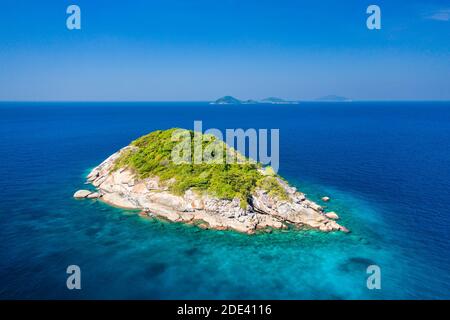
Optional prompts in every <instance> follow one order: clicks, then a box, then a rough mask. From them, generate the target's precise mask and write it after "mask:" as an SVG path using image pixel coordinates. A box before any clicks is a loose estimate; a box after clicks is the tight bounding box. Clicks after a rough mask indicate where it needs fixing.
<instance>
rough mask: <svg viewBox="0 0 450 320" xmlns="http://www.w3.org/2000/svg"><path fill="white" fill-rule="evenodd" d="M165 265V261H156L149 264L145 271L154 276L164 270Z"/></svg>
mask: <svg viewBox="0 0 450 320" xmlns="http://www.w3.org/2000/svg"><path fill="white" fill-rule="evenodd" d="M166 269H167V265H166V264H165V263H161V262H156V263H152V264H150V265H149V267H148V268H147V271H146V273H147V274H148V275H149V276H152V277H155V276H158V275H160V274H161V273H163V272H164V271H166Z"/></svg>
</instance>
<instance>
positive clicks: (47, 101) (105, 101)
mask: <svg viewBox="0 0 450 320" xmlns="http://www.w3.org/2000/svg"><path fill="white" fill-rule="evenodd" d="M214 101H215V100H0V103H172V102H192V103H195V102H200V103H209V102H214ZM286 102H318V103H352V102H450V99H349V100H346V101H333V100H329V101H327V100H320V99H312V100H308V99H299V100H296V99H295V100H286ZM255 104H276V103H263V102H262V103H260V102H259V101H257V102H256V103H255ZM280 104H282V103H280ZM286 104H288V103H286ZM224 105H226V104H224ZM242 105H251V104H245V103H243V104H242Z"/></svg>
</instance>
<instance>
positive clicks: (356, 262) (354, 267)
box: [339, 257, 376, 272]
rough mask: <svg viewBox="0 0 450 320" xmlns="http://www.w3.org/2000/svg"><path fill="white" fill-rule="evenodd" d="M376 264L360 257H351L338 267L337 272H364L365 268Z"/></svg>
mask: <svg viewBox="0 0 450 320" xmlns="http://www.w3.org/2000/svg"><path fill="white" fill-rule="evenodd" d="M373 264H376V263H375V261H373V260H371V259H367V258H362V257H353V258H349V259H347V260H346V261H345V262H344V263H342V264H341V265H340V266H339V270H340V271H343V272H361V271H362V272H365V271H366V269H367V267H368V266H370V265H373Z"/></svg>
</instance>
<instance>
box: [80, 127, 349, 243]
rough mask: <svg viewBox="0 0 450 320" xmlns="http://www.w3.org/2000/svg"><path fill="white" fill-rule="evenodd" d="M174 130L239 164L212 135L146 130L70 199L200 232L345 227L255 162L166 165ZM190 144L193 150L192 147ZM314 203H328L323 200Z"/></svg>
mask: <svg viewBox="0 0 450 320" xmlns="http://www.w3.org/2000/svg"><path fill="white" fill-rule="evenodd" d="M174 133H177V134H184V135H188V136H190V137H191V141H193V140H194V139H193V138H194V137H195V135H201V136H200V137H201V138H202V139H203V138H205V139H204V141H208V142H207V143H206V145H205V148H207V147H208V146H209V145H210V144H212V143H215V144H218V145H216V148H217V147H218V148H222V150H223V154H229V155H230V156H231V157H234V156H236V159H246V158H245V157H244V156H243V155H242V154H240V153H238V152H237V151H235V150H234V149H233V148H230V147H228V145H227V144H226V143H225V142H223V141H221V140H216V139H217V138H215V137H214V136H210V135H209V136H207V137H206V135H203V134H202V133H198V132H197V133H196V132H194V131H189V130H184V129H176V128H174V129H169V130H158V131H154V132H152V133H150V134H148V135H146V136H143V137H140V138H139V139H137V140H135V141H133V142H132V143H131V144H130V145H128V146H127V147H124V148H122V149H121V150H119V151H117V152H116V153H114V154H113V155H111V156H110V157H108V158H107V159H106V160H105V161H103V162H102V163H101V164H100V165H98V166H97V167H95V168H94V169H93V170H92V171H91V172H90V173H89V175H88V176H87V179H88V182H89V183H91V184H92V185H93V186H94V187H95V188H96V190H95V191H90V190H79V191H77V192H76V193H75V194H74V197H75V198H78V199H82V198H86V199H101V200H102V201H104V202H106V203H109V204H111V205H114V206H118V207H122V208H128V209H139V210H141V215H143V216H151V217H161V218H164V219H166V220H169V221H173V222H181V223H187V224H192V225H196V226H198V227H200V228H203V229H217V230H235V231H239V232H244V233H248V234H252V233H255V232H256V231H257V230H261V229H262V230H264V229H269V230H270V229H288V228H291V227H295V228H302V229H303V228H304V229H315V230H319V231H323V232H330V231H343V232H348V230H347V229H346V228H345V227H343V226H341V225H340V224H338V223H337V222H336V221H335V220H336V219H338V218H339V217H338V215H337V214H336V213H334V212H325V211H324V209H323V208H322V207H321V206H320V205H318V204H317V203H315V202H313V201H311V200H309V199H307V198H306V196H305V194H303V193H301V192H299V191H297V189H296V188H294V187H292V186H290V185H289V184H288V183H287V182H286V181H285V180H284V179H282V178H281V177H280V176H278V175H277V174H276V173H275V172H274V171H273V169H271V168H270V167H263V166H262V164H260V163H254V162H245V163H242V162H240V161H237V162H235V163H220V162H218V163H215V162H214V163H201V164H194V163H193V162H192V159H193V158H192V157H193V154H192V155H191V156H190V157H191V158H190V160H191V162H189V161H186V162H183V163H179V164H177V163H175V162H173V161H172V160H171V154H172V150H173V149H174V148H175V147H176V143H177V142H176V141H174V140H173V139H172V137H173V135H174ZM192 143H193V142H192ZM192 147H193V145H192ZM322 201H324V202H326V201H329V198H328V197H324V198H322Z"/></svg>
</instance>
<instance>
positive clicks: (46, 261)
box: [0, 102, 450, 299]
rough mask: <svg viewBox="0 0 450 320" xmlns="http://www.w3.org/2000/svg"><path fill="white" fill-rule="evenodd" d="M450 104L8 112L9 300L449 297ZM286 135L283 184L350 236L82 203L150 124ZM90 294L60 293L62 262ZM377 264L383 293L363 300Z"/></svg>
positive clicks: (1, 119) (3, 150)
mask: <svg viewBox="0 0 450 320" xmlns="http://www.w3.org/2000/svg"><path fill="white" fill-rule="evenodd" d="M449 107H450V105H449V104H448V103H387V102H386V103H356V102H355V103H350V104H349V103H344V104H339V103H336V104H335V103H331V104H327V103H325V104H320V103H304V104H302V105H298V106H282V105H281V106H271V105H258V106H252V105H248V106H210V105H208V104H206V103H151V104H144V103H134V104H131V103H128V104H126V103H112V104H90V103H84V104H70V103H69V104H60V103H58V104H56V103H55V104H6V103H3V104H0V134H1V137H2V139H1V141H0V158H1V159H2V161H1V162H0V176H2V177H3V179H2V180H1V181H0V187H1V190H2V192H1V193H0V297H2V298H64V299H66V298H82V299H90V298H99V299H106V298H139V299H147V298H160V299H166V298H274V299H278V298H285V299H366V298H368V299H373V298H381V299H389V298H393V299H405V298H408V299H417V298H427V299H433V298H450V288H449V283H450V282H449V281H450V271H449V270H450V257H449V253H450V237H449V234H448V231H449V226H450V217H449V211H448V209H449V207H450V199H449V196H448V195H449V194H450V192H449V191H450V185H449V181H450V179H449V178H450V172H449V170H448V168H449V160H450V150H449V148H448V145H450V108H449ZM194 120H203V127H204V128H211V127H215V128H220V129H225V128H239V127H241V128H244V129H245V128H279V129H280V157H281V160H280V172H279V173H280V174H282V175H283V176H284V177H286V178H287V179H288V180H289V181H290V182H291V183H292V184H293V185H295V186H297V187H298V188H299V189H301V190H302V191H304V192H306V193H307V194H308V196H309V197H311V198H313V199H314V200H316V201H318V202H320V198H321V197H322V196H323V195H328V196H330V197H331V199H332V200H331V201H330V202H329V203H327V204H324V205H327V206H328V208H329V209H330V210H333V211H336V212H337V213H338V214H339V215H340V216H341V220H340V223H342V224H343V225H345V226H346V227H348V228H349V229H350V230H352V232H351V233H350V234H343V233H331V234H324V233H320V232H315V231H302V232H295V231H285V232H281V231H279V232H273V233H271V234H258V235H255V236H247V235H242V234H239V233H235V232H227V231H212V230H200V229H198V228H195V227H191V226H185V225H182V224H174V223H168V222H163V221H159V220H155V219H150V218H143V217H140V216H138V215H137V214H136V212H132V211H125V210H121V209H117V208H112V207H110V206H108V205H105V204H103V203H101V202H99V201H95V200H82V201H77V200H75V199H73V198H72V195H73V192H74V191H76V190H77V189H80V188H83V187H85V185H84V181H85V175H86V173H87V172H88V171H89V168H91V167H93V166H95V165H97V164H98V163H99V162H101V161H102V160H103V159H104V158H106V157H107V156H108V155H110V154H111V153H113V152H114V151H116V150H117V149H118V148H120V147H122V146H124V145H127V144H128V143H129V142H130V141H131V140H133V139H134V138H136V137H138V136H140V135H142V134H145V133H148V132H150V131H152V130H155V129H165V128H169V127H184V128H192V127H193V121H194ZM70 264H77V265H79V266H80V268H81V270H82V290H80V291H76V290H74V291H69V290H67V289H66V277H67V275H66V273H65V270H66V268H67V266H68V265H70ZM370 264H377V265H379V266H380V268H381V272H382V280H381V283H382V289H381V290H368V289H367V287H366V279H367V276H368V275H367V274H366V268H367V266H368V265H370Z"/></svg>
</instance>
